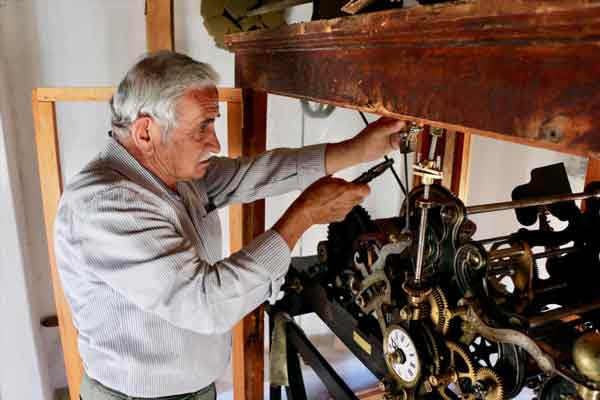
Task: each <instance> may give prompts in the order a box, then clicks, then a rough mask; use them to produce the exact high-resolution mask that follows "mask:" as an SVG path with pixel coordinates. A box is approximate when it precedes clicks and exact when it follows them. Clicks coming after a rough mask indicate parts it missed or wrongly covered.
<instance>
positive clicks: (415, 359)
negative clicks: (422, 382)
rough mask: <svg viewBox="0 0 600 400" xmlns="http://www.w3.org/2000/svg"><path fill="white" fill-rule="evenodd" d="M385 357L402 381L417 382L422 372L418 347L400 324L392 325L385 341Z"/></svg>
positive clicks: (406, 382) (409, 383) (404, 382)
mask: <svg viewBox="0 0 600 400" xmlns="http://www.w3.org/2000/svg"><path fill="white" fill-rule="evenodd" d="M384 351H385V359H386V362H387V364H388V366H389V367H390V368H391V369H392V371H393V373H394V374H395V375H396V376H397V378H398V379H399V380H400V382H401V383H403V384H404V385H406V386H411V385H414V384H416V382H417V380H418V379H419V376H420V372H421V363H420V361H419V356H418V354H417V348H416V346H415V344H414V342H413V341H412V339H411V338H410V336H409V334H408V333H407V332H406V331H405V330H404V329H403V328H401V327H399V326H393V327H390V329H389V330H388V333H387V335H386V337H385V343H384Z"/></svg>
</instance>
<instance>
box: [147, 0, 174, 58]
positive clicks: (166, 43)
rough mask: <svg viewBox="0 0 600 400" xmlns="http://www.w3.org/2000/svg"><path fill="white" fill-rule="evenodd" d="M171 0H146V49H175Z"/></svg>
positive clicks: (151, 50)
mask: <svg viewBox="0 0 600 400" xmlns="http://www.w3.org/2000/svg"><path fill="white" fill-rule="evenodd" d="M173 27H174V23H173V0H146V46H147V48H148V51H150V52H153V51H157V50H171V51H173V50H175V35H174V29H173Z"/></svg>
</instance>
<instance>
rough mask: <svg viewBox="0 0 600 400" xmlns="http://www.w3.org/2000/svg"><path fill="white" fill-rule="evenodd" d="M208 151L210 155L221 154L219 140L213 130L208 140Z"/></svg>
mask: <svg viewBox="0 0 600 400" xmlns="http://www.w3.org/2000/svg"><path fill="white" fill-rule="evenodd" d="M208 146H209V150H210V152H211V153H215V154H218V153H220V152H221V143H219V138H218V137H217V132H216V131H215V130H214V129H213V131H212V134H211V135H210V140H209V141H208Z"/></svg>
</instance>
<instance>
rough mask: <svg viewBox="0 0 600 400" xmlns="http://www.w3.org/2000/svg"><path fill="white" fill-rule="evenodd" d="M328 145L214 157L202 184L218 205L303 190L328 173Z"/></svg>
mask: <svg viewBox="0 0 600 400" xmlns="http://www.w3.org/2000/svg"><path fill="white" fill-rule="evenodd" d="M325 148H326V145H325V144H321V145H314V146H307V147H304V148H301V149H285V148H282V149H275V150H271V151H267V152H265V153H263V154H261V155H259V156H257V157H254V158H250V157H240V158H236V159H231V158H226V157H214V158H212V159H211V163H210V165H209V167H208V169H207V172H206V176H205V177H204V178H203V179H201V180H200V181H198V183H199V184H200V185H204V188H205V190H206V193H207V195H208V198H209V200H210V201H211V202H212V203H213V205H214V206H216V207H217V208H220V207H224V206H226V205H228V204H232V203H249V202H252V201H254V200H257V199H262V198H265V197H268V196H275V195H278V194H283V193H287V192H290V191H292V190H303V189H304V188H306V187H307V186H308V185H310V184H311V183H313V182H314V181H316V180H317V179H319V178H321V177H323V176H325V172H326V171H325Z"/></svg>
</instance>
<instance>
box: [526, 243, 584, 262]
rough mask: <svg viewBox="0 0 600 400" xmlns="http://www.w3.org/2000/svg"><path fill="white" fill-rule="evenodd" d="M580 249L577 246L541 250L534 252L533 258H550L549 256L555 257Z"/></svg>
mask: <svg viewBox="0 0 600 400" xmlns="http://www.w3.org/2000/svg"><path fill="white" fill-rule="evenodd" d="M579 250H581V249H580V248H579V247H574V246H573V247H568V248H566V249H555V250H548V251H543V252H541V253H535V254H534V255H533V258H535V259H536V260H537V259H539V258H550V257H556V256H561V255H563V254H569V253H575V252H577V251H579Z"/></svg>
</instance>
